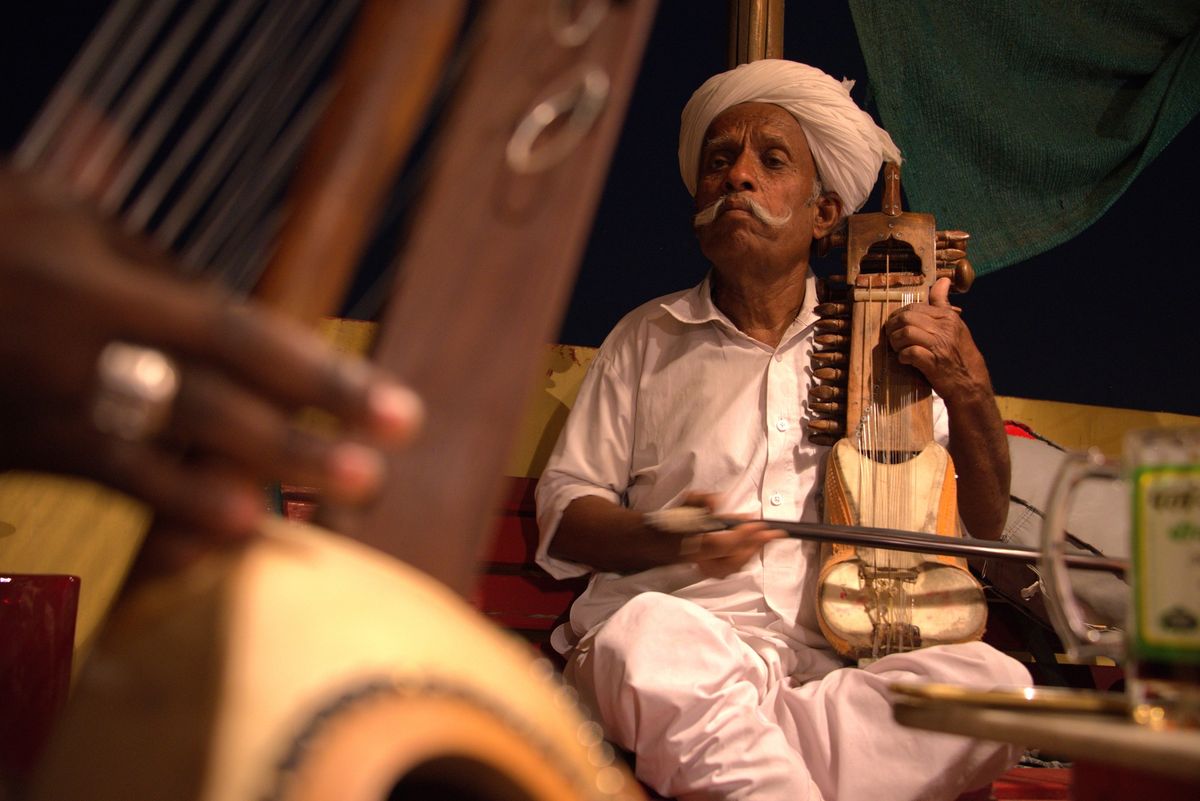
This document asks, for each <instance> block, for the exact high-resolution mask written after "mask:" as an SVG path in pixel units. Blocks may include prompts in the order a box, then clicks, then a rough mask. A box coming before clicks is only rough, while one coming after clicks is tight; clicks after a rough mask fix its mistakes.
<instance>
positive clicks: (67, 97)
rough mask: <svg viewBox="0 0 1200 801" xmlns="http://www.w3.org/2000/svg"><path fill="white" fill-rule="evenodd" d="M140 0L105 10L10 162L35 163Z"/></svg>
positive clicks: (125, 1) (29, 165)
mask: <svg viewBox="0 0 1200 801" xmlns="http://www.w3.org/2000/svg"><path fill="white" fill-rule="evenodd" d="M141 4H142V0H118V2H117V3H115V4H114V5H113V6H112V8H110V9H109V11H108V13H107V14H105V16H104V19H103V21H102V22H101V23H100V26H99V27H98V28H97V29H96V30H95V32H94V33H93V34H92V35H91V37H89V38H88V41H87V44H86V45H84V47H83V49H82V50H80V51H79V54H78V55H77V56H76V57H75V59H74V61H73V62H72V63H71V66H70V67H68V68H67V72H66V74H65V75H64V77H63V78H62V80H60V81H59V83H58V86H57V88H56V89H55V90H54V92H53V93H52V94H51V95H50V98H49V99H48V100H47V101H46V104H45V106H43V107H42V110H41V111H40V112H39V113H38V117H37V119H36V120H35V122H34V124H33V125H32V126H31V127H30V129H29V131H28V132H27V133H26V134H25V136H24V138H23V139H22V140H21V143H20V144H19V145H18V146H17V150H16V152H15V153H14V154H13V165H14V166H16V167H18V168H20V169H23V170H29V169H32V168H33V167H34V166H35V165H37V164H38V162H39V160H40V159H41V158H42V156H43V154H45V152H46V149H47V148H48V147H49V145H50V141H51V140H52V139H53V138H54V137H55V136H56V135H57V134H58V133H59V132H60V131H61V130H62V126H63V123H64V122H65V121H66V119H67V116H68V115H69V114H70V113H71V112H72V111H73V110H74V109H75V107H76V104H77V102H78V98H80V97H82V96H83V95H84V94H85V87H86V86H87V83H88V81H90V80H91V78H92V76H94V75H96V74H97V73H98V72H99V71H100V66H101V65H102V64H103V63H104V60H105V59H106V58H108V53H109V52H110V51H111V50H112V49H113V44H114V42H116V41H118V39H120V38H121V35H122V34H123V33H124V32H125V30H126V29H127V28H128V27H129V24H130V21H131V20H132V19H133V15H134V13H135V12H136V11H137V9H138V7H139V6H140V5H141Z"/></svg>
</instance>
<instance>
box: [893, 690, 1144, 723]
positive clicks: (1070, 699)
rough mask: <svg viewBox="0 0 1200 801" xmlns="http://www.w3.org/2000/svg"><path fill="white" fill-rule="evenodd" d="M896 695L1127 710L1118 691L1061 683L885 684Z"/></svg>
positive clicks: (1045, 708)
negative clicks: (983, 687) (991, 686)
mask: <svg viewBox="0 0 1200 801" xmlns="http://www.w3.org/2000/svg"><path fill="white" fill-rule="evenodd" d="M889 689H891V691H892V692H894V693H896V694H897V695H901V696H904V697H907V698H918V699H921V700H922V701H925V702H927V703H934V704H945V705H950V706H977V707H991V708H997V709H1029V710H1037V711H1040V712H1089V713H1101V714H1107V715H1127V714H1129V701H1128V699H1127V698H1126V697H1125V696H1124V695H1123V694H1121V693H1102V692H1097V691H1095V690H1069V689H1063V688H1061V687H1001V688H997V689H994V690H978V689H974V688H971V687H962V686H959V685H956V684H932V683H931V684H917V683H911V682H896V683H894V684H892V685H891V687H890V688H889Z"/></svg>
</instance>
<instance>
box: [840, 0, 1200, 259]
mask: <svg viewBox="0 0 1200 801" xmlns="http://www.w3.org/2000/svg"><path fill="white" fill-rule="evenodd" d="M850 7H851V11H852V14H853V17H854V23H855V27H856V28H857V31H858V38H859V42H860V44H861V46H862V51H863V55H864V57H865V59H866V63H867V69H868V72H869V76H870V82H871V91H872V94H873V97H874V102H875V103H876V104H877V106H878V110H879V114H880V117H881V118H882V121H883V124H884V126H885V127H886V128H887V129H888V130H889V131H890V132H891V134H892V136H893V138H894V139H895V140H896V143H897V144H898V145H899V146H900V148H901V150H902V151H903V152H904V155H905V159H906V162H905V170H904V173H903V183H904V187H905V191H906V193H907V195H908V198H909V201H910V205H911V206H912V208H913V209H914V210H920V211H927V212H932V213H933V214H934V215H936V217H937V220H938V225H939V227H942V228H947V227H953V228H961V229H965V230H967V231H969V232H971V235H972V239H971V246H970V255H971V261H972V263H973V264H974V265H975V268H976V271H977V272H978V273H980V274H983V273H986V272H989V271H991V270H996V269H999V268H1001V267H1004V266H1007V265H1009V264H1013V263H1015V262H1019V261H1021V260H1023V259H1026V258H1029V257H1030V256H1033V255H1036V254H1038V253H1041V252H1042V251H1045V250H1048V249H1049V248H1051V247H1054V246H1055V245H1057V244H1059V243H1061V242H1064V241H1066V240H1067V239H1070V238H1071V237H1073V236H1075V235H1076V234H1078V233H1079V232H1080V231H1082V230H1083V229H1084V228H1086V227H1087V226H1088V225H1090V224H1091V223H1092V222H1094V221H1095V220H1096V219H1097V218H1098V217H1099V216H1100V215H1101V214H1103V213H1104V211H1105V210H1106V209H1108V207H1109V206H1110V205H1111V204H1112V203H1113V201H1114V200H1116V199H1117V197H1119V196H1120V194H1121V192H1123V191H1124V190H1125V188H1126V187H1128V186H1129V184H1130V182H1131V181H1132V180H1133V179H1134V178H1135V177H1136V176H1137V174H1138V173H1139V172H1140V171H1141V170H1142V168H1143V167H1144V166H1145V165H1146V164H1148V163H1149V162H1150V161H1151V160H1153V159H1154V157H1155V156H1156V155H1158V153H1159V152H1161V151H1162V149H1163V148H1164V147H1165V146H1166V145H1167V144H1168V143H1169V142H1170V141H1171V139H1172V138H1173V137H1174V136H1175V135H1176V134H1177V133H1178V132H1179V131H1180V130H1181V129H1182V128H1183V127H1184V126H1185V125H1187V123H1188V122H1189V121H1190V120H1191V119H1192V118H1193V117H1194V116H1195V115H1196V112H1197V109H1200V44H1198V41H1200V0H1187V1H1185V0H1148V1H1147V0H1144V1H1143V2H1117V1H1116V0H1095V1H1094V2H1082V1H1081V0H1073V1H1071V2H1053V0H1009V1H1008V2H1003V1H1001V0H995V1H994V2H967V1H966V0H940V1H939V0H893V1H892V2H880V1H879V0H850ZM1198 189H1200V188H1198ZM1198 195H1200V193H1198ZM1179 201H1182V202H1194V200H1192V199H1187V198H1180V199H1174V198H1163V199H1162V202H1163V203H1164V204H1165V203H1173V202H1179ZM1131 235H1136V232H1131Z"/></svg>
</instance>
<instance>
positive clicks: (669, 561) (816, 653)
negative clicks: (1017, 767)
mask: <svg viewBox="0 0 1200 801" xmlns="http://www.w3.org/2000/svg"><path fill="white" fill-rule="evenodd" d="M679 152H680V169H681V172H682V174H683V178H684V181H685V183H686V184H687V185H688V188H689V190H691V191H692V193H693V194H694V196H695V199H696V208H697V210H698V213H697V215H696V218H695V225H696V232H697V236H698V238H699V241H700V246H701V249H702V251H703V252H704V254H705V256H706V257H707V258H708V259H709V260H710V261H711V262H712V265H713V267H712V271H711V273H710V274H709V276H708V277H707V278H705V280H704V281H702V282H701V283H700V285H699V286H697V287H695V288H694V289H691V290H688V291H685V292H679V293H676V294H673V295H669V296H666V297H664V298H659V299H657V300H654V301H651V302H649V303H647V304H645V305H643V306H641V307H640V308H638V309H636V310H634V311H633V312H632V313H631V314H629V315H628V316H626V317H625V319H623V320H622V321H621V322H620V323H619V324H618V326H617V327H616V329H615V330H614V331H613V332H612V333H611V334H610V336H609V337H608V339H607V340H606V341H605V343H604V345H603V347H602V348H601V349H600V353H599V354H598V356H597V358H596V360H595V362H594V363H593V365H592V368H591V370H590V371H589V373H588V376H587V378H586V379H585V381H584V384H583V386H582V388H581V390H580V394H579V398H578V400H577V401H576V405H575V408H574V410H573V411H572V414H571V416H570V418H569V420H568V421H567V425H566V428H565V429H564V431H563V434H562V437H561V439H560V441H559V443H558V445H557V448H556V450H555V453H554V455H553V457H552V459H551V461H550V464H549V465H548V466H547V468H546V470H545V472H544V474H543V477H542V480H541V482H540V484H539V488H538V506H539V511H538V514H539V524H540V527H541V530H542V542H541V549H540V553H539V559H540V563H541V564H542V565H543V566H544V567H545V568H546V569H547V570H548V571H549V572H550V573H552V574H553V575H555V576H559V577H566V576H573V575H581V574H584V573H586V572H589V571H595V572H594V573H593V577H592V580H591V583H590V585H589V587H588V590H587V591H586V592H585V593H584V594H583V596H582V597H581V598H580V599H579V600H578V601H577V602H576V603H575V605H574V607H573V608H572V610H571V620H570V623H569V624H568V625H567V626H564V627H563V628H562V629H560V630H559V631H557V632H556V633H555V646H556V647H557V648H558V649H559V650H560V651H562V652H563V653H565V654H566V655H567V659H568V666H567V677H568V679H569V680H571V681H572V682H573V683H574V684H575V685H576V686H577V687H578V689H579V691H580V693H581V696H582V697H583V699H584V700H585V702H587V703H588V704H589V705H590V706H591V707H592V708H593V709H594V710H595V712H596V713H597V714H598V715H599V716H600V718H601V720H602V721H603V723H604V725H605V726H606V728H607V731H608V733H609V735H610V737H612V738H613V739H614V740H615V741H616V742H617V743H618V744H620V745H621V746H622V747H624V748H627V749H629V750H631V751H633V752H634V753H635V754H636V758H637V772H638V776H639V778H641V779H642V780H643V781H645V782H647V783H648V784H650V785H651V786H653V787H654V788H655V789H656V790H658V791H659V792H661V793H663V794H666V795H672V796H677V797H680V798H685V799H686V798H739V799H740V798H753V799H835V798H840V799H865V798H872V797H875V798H881V799H883V798H886V799H888V800H889V801H898V800H899V799H917V798H922V799H929V798H947V799H949V798H954V797H955V796H957V795H958V794H960V793H961V792H963V791H964V790H969V789H973V788H975V787H979V786H982V785H984V784H986V783H987V782H988V781H989V780H990V779H991V778H992V777H993V776H994V775H996V774H997V773H999V772H1000V771H1001V770H1003V768H1005V767H1006V766H1007V765H1009V764H1011V762H1012V761H1013V760H1015V758H1016V756H1017V754H1016V753H1015V752H1013V750H1012V749H1009V748H1007V747H1003V746H998V745H994V744H984V743H979V742H973V741H970V740H967V739H964V738H955V737H948V736H943V735H930V734H923V733H918V732H914V731H910V730H904V729H901V728H900V727H898V726H896V725H895V724H894V723H893V722H892V721H891V713H890V707H889V701H888V694H887V686H888V685H889V684H890V683H891V682H893V681H896V680H903V679H908V680H912V679H931V680H937V681H955V682H962V683H967V684H971V685H976V686H981V687H991V686H996V685H1006V684H1017V683H1026V682H1028V680H1029V679H1028V674H1027V673H1026V672H1025V670H1024V669H1023V668H1022V667H1020V666H1019V665H1018V664H1017V663H1016V662H1014V661H1012V660H1010V659H1008V658H1007V657H1005V656H1003V655H1002V654H1000V653H998V652H996V651H995V650H993V649H991V648H990V647H988V646H986V645H983V644H981V643H969V644H963V645H955V646H942V647H935V648H927V649H923V650H920V651H915V652H910V653H904V654H894V655H890V656H886V657H884V658H882V659H880V660H878V661H876V662H874V663H873V664H871V665H869V666H868V667H866V668H864V669H857V668H845V667H844V664H843V663H842V662H841V661H840V660H839V659H838V658H837V657H836V655H835V654H834V653H833V652H832V650H831V649H830V647H829V645H828V643H826V642H825V640H824V639H823V638H822V636H821V634H820V633H819V630H818V626H817V623H816V612H815V608H814V607H815V601H814V586H813V583H814V580H815V575H816V570H817V568H818V567H819V566H818V564H817V561H818V559H817V550H816V548H815V547H814V546H812V545H810V544H804V543H801V542H798V541H795V540H789V539H782V538H781V535H780V533H779V532H776V531H771V530H768V529H767V528H766V526H764V525H762V524H754V523H747V524H743V525H740V526H737V527H736V528H734V529H732V530H728V531H723V532H718V533H715V534H710V535H707V536H705V537H703V538H701V539H699V540H698V541H697V540H695V539H685V538H683V537H681V536H680V535H677V534H670V533H667V532H664V531H661V530H658V529H656V528H654V527H652V526H650V525H648V524H647V522H646V517H645V514H646V513H647V512H651V511H654V510H658V509H662V508H666V507H671V506H676V505H681V504H692V505H702V506H710V507H717V506H719V507H720V508H721V511H723V512H729V513H744V514H747V515H749V516H752V517H755V518H764V517H776V518H786V517H792V518H793V519H807V520H816V519H819V513H818V497H817V495H818V489H819V487H820V484H821V482H820V481H819V480H818V473H819V469H820V465H821V461H822V458H823V456H824V455H825V452H826V450H827V449H826V448H823V447H820V446H817V445H814V444H812V443H810V442H808V441H807V440H806V439H805V438H804V436H803V430H802V429H803V425H802V420H803V418H804V417H805V406H806V403H807V391H808V383H809V379H808V373H807V369H808V365H809V354H810V353H811V350H812V340H813V333H814V322H815V319H816V318H815V315H814V312H813V308H814V306H815V304H816V299H815V297H814V295H815V290H814V284H813V278H812V276H811V275H810V274H809V270H808V260H809V252H810V247H811V245H812V242H813V240H814V239H817V238H820V237H823V236H825V235H827V234H828V233H829V232H831V231H832V230H834V229H835V227H837V226H838V225H839V223H840V222H841V221H842V219H843V218H844V217H845V215H846V214H849V213H852V212H854V211H856V210H857V209H858V208H860V207H861V206H862V204H863V203H864V202H865V200H866V197H867V195H868V194H869V192H870V189H871V187H872V185H873V184H874V181H875V178H876V176H877V174H878V171H879V168H880V166H881V163H882V160H883V159H884V158H889V159H897V160H898V159H899V152H898V151H897V150H896V148H895V145H894V144H893V143H892V141H891V139H890V138H889V137H888V135H887V134H886V133H885V132H884V131H883V130H881V129H880V128H878V127H877V126H876V125H875V124H874V122H873V121H872V120H871V118H870V117H869V116H868V115H867V114H865V113H864V112H862V111H861V110H860V109H859V108H858V107H857V106H856V105H855V104H854V103H853V101H852V100H851V99H850V96H849V89H848V88H847V87H846V86H843V85H842V84H840V83H839V82H837V81H835V80H834V79H832V78H831V77H829V76H828V75H825V74H824V73H822V72H821V71H820V70H816V69H814V68H812V67H808V66H805V65H802V64H796V63H792V62H786V61H770V60H769V61H759V62H754V63H752V64H748V65H743V66H741V67H739V68H737V69H735V70H732V71H730V72H727V73H724V74H721V75H718V76H716V77H714V78H712V79H710V80H709V81H708V82H706V83H705V84H704V85H703V86H702V87H701V88H700V89H699V90H698V91H697V92H696V94H695V95H694V96H693V97H692V99H691V101H690V102H689V103H688V105H687V107H686V108H685V109H684V112H683V119H682V126H681V131H680V150H679ZM946 292H947V285H946V283H945V282H941V283H939V284H938V285H937V286H936V287H935V289H934V291H933V292H932V294H931V300H930V303H929V304H917V305H913V306H909V307H907V308H905V309H904V310H902V311H901V312H899V313H897V314H896V315H895V316H894V317H893V318H892V319H891V320H889V322H888V336H889V341H890V343H891V345H892V347H894V348H895V349H896V350H897V351H898V352H899V354H900V358H901V359H902V360H903V361H904V362H906V363H909V364H912V365H914V366H915V367H917V368H918V369H920V370H921V371H922V372H923V373H924V374H925V376H926V377H927V378H928V379H929V381H930V383H931V384H932V386H933V387H934V389H935V390H936V391H937V393H938V394H939V395H940V396H941V398H942V399H944V407H942V406H939V410H938V415H937V416H938V426H937V427H938V429H939V431H940V432H941V436H942V437H943V438H944V436H945V435H946V433H947V428H948V434H949V448H950V451H951V454H952V456H953V458H954V460H955V463H956V466H957V470H958V473H959V503H960V514H961V516H962V519H963V521H964V523H965V524H966V526H967V527H968V528H969V529H970V531H971V532H972V533H973V534H975V535H976V536H984V537H996V536H998V534H999V532H1000V529H1001V526H1002V524H1003V520H1004V509H1005V503H1006V500H1007V489H1008V459H1007V448H1006V445H1005V442H1004V434H1003V428H1002V425H1001V422H1000V420H999V417H998V414H997V412H996V408H995V403H994V399H993V396H992V392H991V387H990V382H989V379H988V375H987V370H986V367H985V365H984V363H983V359H982V357H981V356H980V354H979V352H978V350H976V348H975V346H974V344H973V342H972V340H971V337H970V335H969V333H968V332H967V330H966V328H965V327H964V325H963V324H962V322H961V320H960V319H959V316H958V315H957V313H956V312H955V310H954V309H953V308H951V307H950V306H949V304H948V303H947V301H946ZM947 412H948V414H947ZM947 418H948V420H947Z"/></svg>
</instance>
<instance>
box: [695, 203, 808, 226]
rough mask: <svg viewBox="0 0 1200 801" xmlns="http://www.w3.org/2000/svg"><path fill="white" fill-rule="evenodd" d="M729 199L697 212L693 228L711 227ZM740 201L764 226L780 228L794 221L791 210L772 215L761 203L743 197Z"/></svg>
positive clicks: (710, 204) (709, 205) (711, 204)
mask: <svg viewBox="0 0 1200 801" xmlns="http://www.w3.org/2000/svg"><path fill="white" fill-rule="evenodd" d="M728 198H729V195H722V196H721V197H719V198H717V199H716V200H714V201H713V202H712V203H709V204H708V205H707V206H705V207H704V208H703V209H701V210H700V211H699V212H697V213H696V216H694V217H692V227H694V228H701V227H703V226H705V225H709V224H710V223H712V221H713V220H715V219H717V215H718V214H720V213H721V207H722V206H724V205H725V201H726V200H727V199H728ZM739 200H741V201H742V203H744V204H745V205H746V207H747V209H748V210H749V212H750V214H751V215H753V217H754V219H756V220H758V221H759V222H760V223H762V224H763V225H768V226H770V227H772V228H779V227H780V226H783V225H787V223H788V221H789V220H790V219H792V210H791V209H788V210H787V211H785V212H784V213H783V214H778V215H777V214H771V212H769V211H767V210H766V209H765V208H763V206H762V204H761V203H759V202H757V201H756V200H754V199H753V198H748V197H742V198H739Z"/></svg>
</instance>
